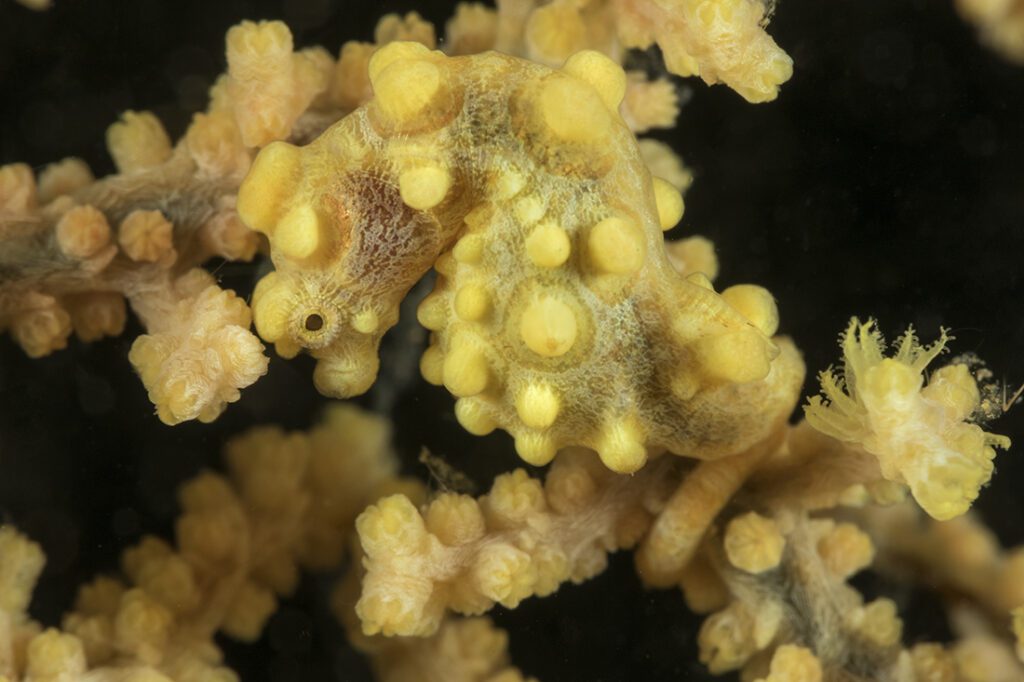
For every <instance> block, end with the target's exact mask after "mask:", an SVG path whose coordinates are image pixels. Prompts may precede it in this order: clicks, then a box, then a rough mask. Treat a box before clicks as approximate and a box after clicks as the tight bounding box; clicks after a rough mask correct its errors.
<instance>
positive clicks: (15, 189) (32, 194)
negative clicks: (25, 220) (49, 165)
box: [0, 163, 38, 214]
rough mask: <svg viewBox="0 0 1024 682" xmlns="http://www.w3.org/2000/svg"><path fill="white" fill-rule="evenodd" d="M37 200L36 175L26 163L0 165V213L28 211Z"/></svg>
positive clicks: (31, 209)
mask: <svg viewBox="0 0 1024 682" xmlns="http://www.w3.org/2000/svg"><path fill="white" fill-rule="evenodd" d="M37 200H38V190H37V188H36V177H35V175H33V174H32V169H31V168H29V166H28V164H24V163H9V164H7V165H5V166H0V213H14V214H17V213H29V212H30V211H33V210H35V208H36V204H37Z"/></svg>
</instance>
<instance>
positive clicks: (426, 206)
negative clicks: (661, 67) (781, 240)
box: [238, 43, 803, 472]
mask: <svg viewBox="0 0 1024 682" xmlns="http://www.w3.org/2000/svg"><path fill="white" fill-rule="evenodd" d="M369 75H370V80H371V82H372V84H373V90H374V95H375V96H374V98H373V100H372V101H370V102H369V103H368V104H367V105H365V106H363V107H361V108H360V109H358V110H356V111H355V112H353V113H352V114H350V115H349V116H347V117H346V118H344V119H343V120H341V121H340V122H338V123H337V124H335V125H334V126H333V127H332V128H330V129H329V130H327V131H326V132H325V133H323V135H321V136H320V137H319V138H318V139H317V140H316V141H314V142H313V143H311V144H309V145H308V146H305V147H302V148H299V147H296V146H292V145H290V144H287V143H284V142H275V143H273V144H270V145H268V146H267V147H266V148H264V149H263V150H262V151H261V152H260V154H259V156H258V158H257V159H256V161H255V163H254V165H253V168H252V170H251V171H250V173H249V176H248V178H247V179H246V181H245V182H244V184H243V185H242V188H241V190H240V193H239V196H238V210H239V213H240V215H241V216H242V218H243V220H245V221H246V222H247V223H248V224H249V225H250V226H251V227H252V228H254V229H256V230H259V231H261V232H263V233H265V234H266V235H267V236H268V237H269V239H270V243H271V247H272V249H271V253H272V258H273V261H274V265H275V267H276V272H273V273H271V274H269V275H267V276H266V277H265V278H264V279H263V280H261V281H260V282H259V284H258V286H257V288H256V291H255V294H254V296H253V314H254V319H255V323H256V328H257V331H258V332H259V333H260V335H261V336H262V337H263V338H264V339H266V340H267V341H269V342H273V343H275V344H276V347H277V351H278V353H280V354H281V355H283V356H285V357H291V356H293V355H295V354H296V353H298V352H299V351H300V350H301V349H307V350H308V351H309V352H311V353H312V355H313V356H314V357H316V358H317V359H318V360H319V362H318V364H317V368H316V372H315V375H314V379H315V382H316V385H317V387H318V388H319V389H320V390H321V391H322V392H324V393H326V394H328V395H333V396H338V397H346V396H351V395H355V394H359V393H362V392H364V391H366V390H367V389H368V388H369V387H370V386H371V385H372V383H373V381H374V379H375V377H376V374H377V368H378V358H377V350H378V345H379V343H380V339H381V337H382V336H383V334H384V333H385V332H386V331H387V329H389V328H390V327H391V326H393V325H394V324H395V322H396V321H397V318H398V308H399V304H400V302H401V300H402V298H403V297H404V296H405V295H406V294H407V293H408V291H409V289H410V288H411V287H412V286H413V285H414V284H415V283H416V282H417V281H418V280H419V279H420V278H422V277H423V276H424V274H425V273H426V272H427V271H428V270H429V268H430V267H431V266H433V267H434V268H435V269H436V270H437V272H438V276H437V285H436V288H435V290H434V292H433V293H432V294H430V295H429V296H428V297H427V298H426V299H425V300H424V301H423V303H422V305H421V306H420V308H419V312H418V317H419V320H420V322H421V323H422V324H423V325H424V326H425V327H427V328H428V329H430V330H431V331H432V332H433V334H432V336H431V344H430V347H429V348H428V349H427V350H426V352H425V353H424V355H423V358H422V362H421V369H422V373H423V375H424V377H425V378H426V379H427V380H428V381H430V382H431V383H434V384H442V383H443V384H444V385H445V386H446V387H447V388H448V390H449V391H450V392H451V393H453V394H454V395H455V396H457V397H458V402H457V404H456V414H457V417H458V418H459V421H460V422H461V423H462V424H463V426H464V427H465V428H466V429H467V430H469V431H470V432H472V433H475V434H483V433H487V432H489V431H491V430H493V429H494V428H498V427H500V428H503V429H505V430H507V431H509V432H510V433H511V434H512V435H513V436H514V437H515V441H516V448H517V450H518V452H519V454H520V455H521V456H522V457H523V459H525V460H526V461H528V462H530V463H533V464H538V465H539V464H545V463H547V462H548V461H550V460H551V458H552V457H553V456H554V454H555V452H556V451H557V450H558V449H559V448H562V447H565V446H568V445H583V446H586V447H589V448H592V449H594V450H596V451H597V452H598V454H599V455H600V457H601V459H602V460H603V461H604V463H605V464H606V465H607V466H608V467H609V468H611V469H613V470H615V471H618V472H632V471H636V470H637V469H638V468H640V467H641V466H642V465H643V463H644V462H645V461H646V459H647V457H648V455H649V454H651V453H652V452H656V451H663V450H669V451H671V452H674V453H678V454H681V455H687V456H693V457H699V458H703V459H710V458H716V457H722V456H726V455H729V454H733V453H735V452H738V451H740V450H742V449H744V448H746V447H747V446H749V445H750V444H752V443H753V442H756V441H758V440H760V439H762V438H764V437H765V436H767V435H768V434H769V433H770V432H771V430H772V429H773V428H774V427H775V426H777V424H778V422H779V420H780V419H784V418H785V417H786V416H787V415H788V414H789V413H790V412H791V410H792V408H793V406H794V404H795V402H796V399H797V396H798V391H799V389H800V385H801V382H802V379H803V363H802V360H801V359H800V357H799V354H798V353H797V351H796V350H795V348H794V347H793V346H792V344H791V343H790V342H789V341H788V339H785V338H782V337H776V338H774V339H773V338H772V336H773V335H774V334H775V331H776V327H777V325H778V314H777V311H776V308H775V302H774V300H773V299H772V297H771V295H770V294H769V293H768V292H767V291H765V290H764V289H762V288H760V287H756V286H752V285H738V286H735V287H731V288H730V289H727V290H725V291H724V292H722V293H721V294H718V293H716V292H715V291H714V289H713V287H712V286H711V283H710V282H709V280H708V279H707V277H705V276H703V275H702V274H700V273H693V274H691V275H690V276H688V277H685V278H684V277H683V276H681V275H680V274H678V273H677V272H676V271H675V270H674V269H673V268H672V266H671V264H670V263H669V261H668V259H667V257H666V255H665V249H664V240H663V237H662V234H661V233H662V230H663V229H667V228H669V227H672V226H673V225H674V224H675V223H676V222H677V221H678V220H679V217H680V214H681V212H682V201H681V199H680V197H679V195H678V194H677V193H676V192H675V190H674V189H672V188H671V186H670V185H668V183H666V182H664V181H661V180H660V179H657V178H654V179H652V178H651V175H650V173H649V172H648V171H647V169H646V168H645V166H644V164H643V161H642V160H641V157H640V154H639V151H638V148H637V144H636V140H635V139H634V137H633V135H632V134H631V133H630V132H629V130H628V129H627V128H626V126H625V124H624V123H623V121H622V120H621V118H620V117H619V115H618V107H619V103H620V102H621V100H622V96H623V92H624V88H625V75H624V73H623V71H622V69H621V68H620V67H619V66H618V65H616V64H615V63H614V62H612V61H611V60H609V59H608V58H606V57H604V56H602V55H601V54H599V53H597V52H590V51H585V52H580V53H577V54H576V55H574V56H572V57H571V58H569V59H568V60H567V61H566V63H565V65H564V66H563V67H562V68H561V69H558V70H552V69H550V68H548V67H545V66H541V65H538V64H533V63H530V62H527V61H524V60H521V59H517V58H514V57H509V56H506V55H502V54H498V53H493V52H492V53H486V54H480V55H474V56H467V57H446V56H444V55H443V54H441V53H440V52H436V51H430V50H428V49H427V48H425V47H424V46H423V45H420V44H417V43H393V44H390V45H388V46H387V47H385V48H383V49H381V50H379V51H378V52H377V53H376V54H375V55H374V56H373V58H372V60H371V62H370V65H369Z"/></svg>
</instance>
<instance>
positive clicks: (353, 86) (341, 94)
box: [328, 40, 377, 110]
mask: <svg viewBox="0 0 1024 682" xmlns="http://www.w3.org/2000/svg"><path fill="white" fill-rule="evenodd" d="M376 50H377V46H376V45H374V44H372V43H361V42H358V41H355V40H350V41H348V42H347V43H345V44H344V45H342V46H341V52H340V53H339V54H338V63H337V65H336V66H335V68H334V75H333V77H332V78H331V80H330V82H329V84H328V97H329V98H330V100H331V102H333V103H334V104H335V105H336V106H338V107H340V108H341V109H344V110H352V109H355V108H356V107H358V106H359V105H360V104H363V103H365V102H366V101H368V100H369V99H370V97H371V96H372V95H373V88H372V86H371V85H370V74H369V72H368V69H369V63H370V58H371V57H372V56H373V53H374V52H375V51H376Z"/></svg>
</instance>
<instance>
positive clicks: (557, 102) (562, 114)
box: [537, 77, 612, 144]
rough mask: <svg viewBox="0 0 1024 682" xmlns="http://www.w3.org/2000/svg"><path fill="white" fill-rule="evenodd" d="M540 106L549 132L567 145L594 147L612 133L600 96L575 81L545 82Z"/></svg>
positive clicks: (539, 99) (609, 118)
mask: <svg viewBox="0 0 1024 682" xmlns="http://www.w3.org/2000/svg"><path fill="white" fill-rule="evenodd" d="M537 106H538V110H539V113H540V117H541V121H542V122H543V124H544V126H545V127H546V129H547V130H549V131H551V133H552V134H553V135H554V136H555V137H556V138H557V139H559V140H562V141H564V142H572V143H584V144H594V143H596V142H598V141H599V140H601V139H602V138H604V137H606V136H607V135H608V134H609V133H610V132H611V130H612V118H611V114H609V113H608V109H607V108H606V107H605V106H604V103H603V101H602V100H601V97H600V95H598V93H597V92H595V91H594V89H593V88H591V87H590V86H589V85H588V84H586V83H582V82H580V81H577V80H575V79H572V78H565V77H562V78H555V77H551V78H549V79H547V80H546V81H544V82H543V84H542V85H541V88H540V92H539V93H538V102H537Z"/></svg>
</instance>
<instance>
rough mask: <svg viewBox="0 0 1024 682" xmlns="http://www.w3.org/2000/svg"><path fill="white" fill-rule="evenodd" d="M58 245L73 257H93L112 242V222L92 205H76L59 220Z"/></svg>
mask: <svg viewBox="0 0 1024 682" xmlns="http://www.w3.org/2000/svg"><path fill="white" fill-rule="evenodd" d="M56 237H57V246H59V247H60V250H61V251H62V252H64V254H65V255H67V256H70V257H72V258H80V259H86V258H91V257H92V256H95V255H97V254H98V253H99V251H100V250H101V249H102V248H103V247H105V246H106V245H107V244H109V243H110V223H108V222H107V218H106V216H105V215H103V214H102V213H101V212H100V211H97V210H96V209H95V208H93V207H92V206H75V207H74V208H72V209H71V210H69V211H68V212H67V213H65V214H64V215H62V216H61V218H60V220H59V221H58V222H57V232H56Z"/></svg>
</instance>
